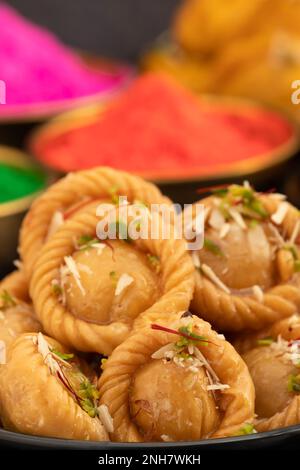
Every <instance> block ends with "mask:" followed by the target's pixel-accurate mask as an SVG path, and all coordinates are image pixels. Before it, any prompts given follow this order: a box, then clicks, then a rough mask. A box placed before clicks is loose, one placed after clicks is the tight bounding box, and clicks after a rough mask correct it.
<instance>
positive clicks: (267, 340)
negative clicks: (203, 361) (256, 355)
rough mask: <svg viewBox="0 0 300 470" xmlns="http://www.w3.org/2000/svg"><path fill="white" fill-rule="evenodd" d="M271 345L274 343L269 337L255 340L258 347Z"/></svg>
mask: <svg viewBox="0 0 300 470" xmlns="http://www.w3.org/2000/svg"><path fill="white" fill-rule="evenodd" d="M272 343H274V339H273V338H272V337H271V336H266V337H265V338H260V339H258V340H257V344H258V346H270V344H272Z"/></svg>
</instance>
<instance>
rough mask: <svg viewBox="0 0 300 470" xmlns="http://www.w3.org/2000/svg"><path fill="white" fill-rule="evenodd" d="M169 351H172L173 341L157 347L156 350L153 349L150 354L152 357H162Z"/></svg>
mask: <svg viewBox="0 0 300 470" xmlns="http://www.w3.org/2000/svg"><path fill="white" fill-rule="evenodd" d="M170 351H174V343H169V344H166V345H165V346H163V347H162V348H160V349H158V350H157V351H155V352H154V353H153V354H152V356H151V358H152V359H163V358H165V357H166V353H168V352H170Z"/></svg>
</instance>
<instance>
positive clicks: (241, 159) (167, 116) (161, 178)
mask: <svg viewBox="0 0 300 470" xmlns="http://www.w3.org/2000/svg"><path fill="white" fill-rule="evenodd" d="M29 145H30V150H31V152H32V153H33V154H34V155H35V156H36V157H37V158H38V160H39V161H40V162H42V163H43V164H45V165H46V166H48V167H50V168H53V169H55V170H57V171H60V172H63V173H64V172H68V171H74V170H81V169H85V168H92V167H95V166H99V165H106V166H111V167H114V168H118V169H122V170H125V171H129V172H131V173H135V174H138V175H141V176H143V177H146V178H148V179H151V180H154V181H156V182H160V183H174V182H182V181H194V182H199V181H205V180H210V179H213V180H220V179H223V178H226V177H229V178H231V179H232V178H233V177H237V176H244V175H251V174H253V173H256V172H258V171H260V170H263V169H266V168H270V167H273V166H274V165H276V164H278V163H279V162H282V161H284V160H286V159H288V158H289V157H290V156H291V155H293V154H294V153H295V152H296V150H297V148H298V139H297V133H296V130H295V127H294V125H293V124H292V123H291V122H290V121H289V120H287V119H286V118H285V117H283V116H282V115H281V114H278V113H277V112H275V111H271V110H268V109H265V108H263V107H261V106H258V105H256V104H253V103H249V102H246V101H237V100H233V99H231V100H229V99H226V98H225V99H224V98H218V97H213V98H210V97H198V96H195V95H193V94H191V93H190V92H189V91H187V90H186V89H184V88H182V87H181V86H180V85H179V84H177V83H176V82H173V81H172V79H170V78H169V77H165V76H161V75H156V74H147V75H144V76H141V77H140V78H138V79H137V80H135V81H134V82H133V83H132V84H131V86H130V87H129V88H128V89H127V90H126V91H124V92H123V93H122V94H121V95H120V96H119V97H118V98H117V99H115V100H114V101H113V102H111V103H110V104H109V105H108V106H105V107H103V106H101V107H96V108H94V109H93V110H91V108H90V109H89V110H86V111H85V112H82V111H81V114H80V115H78V112H77V113H76V114H72V113H69V114H65V115H63V116H61V117H60V118H59V119H56V120H53V121H52V122H50V123H49V124H46V125H45V126H43V127H41V128H39V129H38V130H37V131H36V132H35V133H34V134H33V135H32V138H31V140H30V144H29Z"/></svg>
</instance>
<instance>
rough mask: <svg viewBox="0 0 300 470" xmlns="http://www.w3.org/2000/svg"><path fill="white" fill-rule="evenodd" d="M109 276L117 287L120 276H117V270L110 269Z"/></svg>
mask: <svg viewBox="0 0 300 470" xmlns="http://www.w3.org/2000/svg"><path fill="white" fill-rule="evenodd" d="M109 277H110V279H111V280H112V283H113V285H114V286H115V287H116V285H117V282H118V276H117V273H116V271H110V273H109Z"/></svg>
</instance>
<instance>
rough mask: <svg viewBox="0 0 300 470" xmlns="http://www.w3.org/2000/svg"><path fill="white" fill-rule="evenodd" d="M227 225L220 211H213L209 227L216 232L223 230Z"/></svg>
mask: <svg viewBox="0 0 300 470" xmlns="http://www.w3.org/2000/svg"><path fill="white" fill-rule="evenodd" d="M224 224H225V218H224V216H223V214H222V213H221V212H220V211H219V210H218V209H213V210H212V212H211V215H210V218H209V225H210V226H211V227H212V228H215V229H216V230H221V228H222V227H223V225H224Z"/></svg>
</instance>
